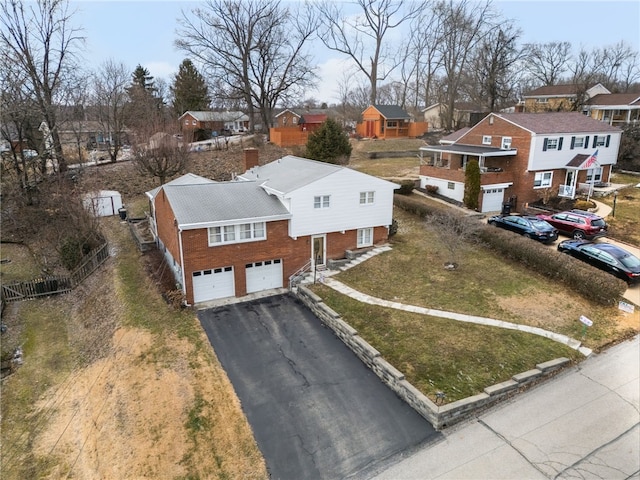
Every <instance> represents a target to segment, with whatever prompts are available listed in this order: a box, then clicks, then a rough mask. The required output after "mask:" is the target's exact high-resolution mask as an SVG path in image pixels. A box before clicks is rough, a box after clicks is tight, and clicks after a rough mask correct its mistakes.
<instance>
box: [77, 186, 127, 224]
mask: <svg viewBox="0 0 640 480" xmlns="http://www.w3.org/2000/svg"><path fill="white" fill-rule="evenodd" d="M82 203H83V205H84V207H85V208H86V209H87V210H89V211H91V212H93V213H94V214H95V215H96V217H109V216H111V215H118V210H119V209H121V208H122V196H121V195H120V193H119V192H116V191H114V190H99V191H96V192H90V193H87V194H86V195H85V196H84V198H83V200H82Z"/></svg>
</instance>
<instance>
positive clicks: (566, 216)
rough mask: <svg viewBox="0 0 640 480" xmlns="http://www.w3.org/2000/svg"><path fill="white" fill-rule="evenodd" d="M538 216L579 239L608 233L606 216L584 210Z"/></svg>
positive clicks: (589, 238)
mask: <svg viewBox="0 0 640 480" xmlns="http://www.w3.org/2000/svg"><path fill="white" fill-rule="evenodd" d="M536 216H537V217H538V218H539V219H540V220H544V221H546V222H548V223H550V224H551V225H553V226H554V227H555V228H557V229H558V231H559V232H560V233H563V234H564V235H568V236H570V237H572V238H575V239H578V240H583V239H588V240H593V239H594V238H598V237H603V236H605V235H606V234H607V228H608V227H609V226H608V225H607V222H605V221H604V218H602V217H600V216H598V215H596V214H595V213H591V212H585V211H584V210H570V211H567V212H560V213H554V214H552V215H545V214H540V215H536Z"/></svg>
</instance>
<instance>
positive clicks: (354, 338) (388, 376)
mask: <svg viewBox="0 0 640 480" xmlns="http://www.w3.org/2000/svg"><path fill="white" fill-rule="evenodd" d="M294 293H295V294H296V295H297V297H298V298H299V299H300V300H301V301H302V302H303V303H304V304H305V305H306V306H307V307H309V308H310V309H311V311H313V313H314V314H315V315H316V316H317V317H318V318H319V319H320V320H321V321H322V322H323V323H324V324H325V325H327V326H328V327H329V328H331V329H332V330H333V332H334V333H335V334H336V336H337V337H338V338H340V340H342V341H343V342H344V343H345V344H346V345H347V346H348V347H349V348H350V349H351V350H352V351H353V352H354V353H355V354H356V355H357V356H358V358H360V360H362V361H363V362H364V363H365V365H367V366H368V367H369V368H370V369H371V370H372V371H373V372H374V373H375V374H376V375H377V376H378V377H379V378H380V379H381V380H382V381H383V382H384V383H385V384H386V385H387V386H388V387H389V388H391V390H393V391H394V392H395V393H396V394H397V395H398V396H399V397H400V398H402V399H403V400H404V401H405V402H407V403H408V404H409V405H410V406H411V407H412V408H413V409H414V410H416V411H417V412H418V413H419V414H420V415H422V416H423V417H424V418H425V419H426V420H427V421H428V422H429V423H431V424H432V425H433V426H434V428H436V429H437V430H440V429H442V428H445V427H448V426H451V425H453V424H455V423H457V422H460V421H461V420H464V419H466V418H469V417H471V416H473V415H474V414H475V413H477V412H479V411H480V410H482V409H485V408H487V407H489V406H491V405H493V404H495V403H497V402H498V401H500V400H503V399H505V398H508V397H510V396H512V395H514V394H515V393H517V392H518V391H521V390H523V389H524V388H526V387H529V386H531V385H533V384H534V383H538V382H539V381H540V380H542V379H545V378H548V377H549V376H551V375H553V374H555V373H557V372H558V371H559V370H560V369H561V368H562V367H564V366H567V365H569V363H570V360H569V359H568V358H564V357H562V358H557V359H555V360H551V361H548V362H545V363H541V364H538V365H536V368H535V369H533V370H529V371H527V372H522V373H520V374H518V375H514V376H513V377H512V378H511V379H510V380H507V381H505V382H502V383H498V384H496V385H492V386H490V387H487V388H485V389H484V392H483V393H480V394H478V395H474V396H472V397H467V398H464V399H462V400H458V401H456V402H452V403H448V404H446V405H437V404H436V403H435V402H433V401H431V400H430V399H429V398H428V397H427V396H426V395H424V394H423V393H422V392H420V391H419V390H418V389H417V388H415V387H414V386H413V385H412V384H411V383H409V382H408V381H407V380H406V379H405V377H404V374H403V373H402V372H400V371H399V370H397V369H396V368H395V367H394V366H393V365H391V364H390V363H389V362H387V361H386V360H385V359H384V358H382V356H381V355H380V352H378V351H377V350H376V349H375V348H373V347H372V346H371V345H369V343H367V342H366V341H365V340H364V339H363V338H362V337H360V336H359V335H358V332H357V331H356V329H354V328H353V327H352V326H351V325H349V324H347V323H346V322H345V321H344V320H342V318H341V317H340V315H339V314H338V313H336V312H335V311H334V310H332V309H331V308H330V307H328V306H327V305H326V304H324V303H323V302H322V298H320V297H319V296H318V295H316V294H315V293H313V292H312V291H311V290H309V289H308V288H306V287H304V286H299V287H297V289H295V290H294Z"/></svg>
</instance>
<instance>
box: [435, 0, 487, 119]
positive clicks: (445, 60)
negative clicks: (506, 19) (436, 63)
mask: <svg viewBox="0 0 640 480" xmlns="http://www.w3.org/2000/svg"><path fill="white" fill-rule="evenodd" d="M434 13H435V14H436V15H437V16H439V17H440V22H441V25H442V33H441V36H440V37H439V38H440V39H441V41H440V44H439V49H440V55H441V57H442V67H443V70H444V91H443V92H442V94H443V97H444V106H445V109H444V118H443V126H444V128H445V129H446V130H451V129H452V128H453V125H454V107H455V102H456V100H457V99H458V96H459V95H460V84H461V81H462V78H463V74H464V73H465V71H466V69H467V67H468V66H469V61H470V59H471V57H472V55H473V52H474V50H475V49H476V47H477V46H478V45H479V44H480V43H481V42H482V41H483V39H484V38H485V36H486V35H487V33H488V31H489V27H491V26H492V24H491V22H492V21H493V20H494V18H495V14H494V12H493V11H492V9H491V3H490V0H487V1H486V2H484V3H477V2H475V1H473V0H461V1H454V0H441V1H440V2H438V3H437V4H436V6H435V8H434Z"/></svg>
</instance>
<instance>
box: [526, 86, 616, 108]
mask: <svg viewBox="0 0 640 480" xmlns="http://www.w3.org/2000/svg"><path fill="white" fill-rule="evenodd" d="M579 90H580V87H579V85H575V84H564V85H546V86H543V87H539V88H536V89H535V90H532V91H531V92H529V93H527V94H526V95H523V97H522V98H523V100H524V112H526V113H537V112H570V111H573V110H575V106H576V102H577V101H578V92H579ZM609 93H611V92H609V90H607V89H606V88H605V87H603V86H602V85H601V84H599V83H598V84H596V85H594V86H593V87H591V88H589V89H587V90H586V92H585V94H584V96H585V99H584V100H588V99H590V98H593V97H594V96H596V95H600V94H609Z"/></svg>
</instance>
